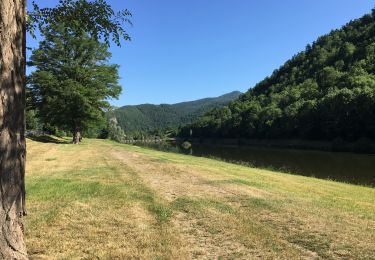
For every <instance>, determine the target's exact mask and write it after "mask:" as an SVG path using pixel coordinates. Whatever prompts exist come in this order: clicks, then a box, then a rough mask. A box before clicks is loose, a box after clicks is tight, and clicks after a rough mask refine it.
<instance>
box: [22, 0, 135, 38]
mask: <svg viewBox="0 0 375 260" xmlns="http://www.w3.org/2000/svg"><path fill="white" fill-rule="evenodd" d="M32 5H33V11H32V12H29V13H28V24H27V25H28V26H27V29H28V31H29V32H31V34H34V32H35V30H36V29H37V28H38V29H39V30H40V31H43V30H44V29H46V28H48V27H49V26H51V25H53V24H61V23H63V24H65V25H66V27H69V28H71V29H72V30H73V31H77V30H83V31H85V32H87V33H88V34H89V35H90V36H91V37H93V38H94V39H96V40H99V39H103V40H104V41H105V43H106V44H108V45H109V44H110V42H111V40H112V41H113V42H115V43H116V44H117V45H120V41H121V39H125V40H130V36H129V34H128V33H127V32H126V30H125V29H124V27H123V25H124V24H130V25H131V21H130V19H129V17H131V13H130V12H129V11H128V10H126V9H125V10H122V11H120V12H117V13H115V12H114V10H113V9H112V7H111V6H110V5H109V4H107V2H106V1H105V0H93V1H88V0H60V1H59V4H58V5H57V6H56V7H53V8H40V7H39V6H38V5H37V4H36V3H35V2H33V3H32Z"/></svg>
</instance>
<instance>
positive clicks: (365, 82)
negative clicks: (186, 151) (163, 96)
mask: <svg viewBox="0 0 375 260" xmlns="http://www.w3.org/2000/svg"><path fill="white" fill-rule="evenodd" d="M190 130H192V135H193V136H194V137H217V138H238V137H241V138H259V139H265V138H273V139H275V138H301V139H315V140H316V139H319V140H334V139H338V138H339V139H342V140H348V141H353V140H358V139H360V138H371V139H374V138H375V9H373V11H372V13H371V14H367V15H365V16H363V17H362V18H360V19H357V20H354V21H351V22H349V23H348V24H347V25H345V26H344V27H343V28H341V29H339V30H334V31H332V32H331V33H329V34H328V35H324V36H322V37H320V38H318V39H317V40H316V41H315V42H314V43H313V44H312V45H307V47H306V49H305V51H303V52H300V53H298V54H297V55H295V56H294V57H292V58H291V59H290V60H288V61H287V62H286V63H285V64H284V65H283V66H281V67H280V68H279V69H277V70H275V71H274V72H273V74H272V75H271V76H270V77H267V78H265V79H264V80H263V81H261V82H259V83H258V84H257V85H256V86H255V87H254V88H251V89H250V90H248V91H247V92H246V93H245V94H244V95H242V96H241V97H240V98H239V99H238V100H236V101H234V102H231V103H230V104H229V105H228V106H225V107H223V108H217V109H214V110H212V111H210V112H208V113H206V114H205V115H204V116H202V117H200V119H199V120H197V121H196V122H194V123H192V124H189V125H187V126H185V127H183V128H182V129H181V131H180V132H179V135H180V136H185V137H186V136H189V135H190Z"/></svg>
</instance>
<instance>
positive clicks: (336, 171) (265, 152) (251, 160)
mask: <svg viewBox="0 0 375 260" xmlns="http://www.w3.org/2000/svg"><path fill="white" fill-rule="evenodd" d="M137 145H140V146H147V147H150V148H153V149H157V150H161V151H169V152H176V153H183V154H189V155H193V156H203V157H210V158H217V159H220V160H224V161H228V162H234V163H242V164H247V165H249V166H253V167H258V168H266V169H273V170H276V171H281V172H288V173H293V174H299V175H304V176H313V177H317V178H323V179H332V180H337V181H342V182H349V183H353V184H361V185H366V186H372V187H375V155H374V154H369V155H367V154H353V153H338V152H323V151H312V150H296V149H281V148H270V147H255V146H227V145H201V144H194V145H192V147H191V148H189V149H184V148H182V147H181V145H179V144H177V143H167V142H163V143H137Z"/></svg>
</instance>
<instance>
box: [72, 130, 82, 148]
mask: <svg viewBox="0 0 375 260" xmlns="http://www.w3.org/2000/svg"><path fill="white" fill-rule="evenodd" d="M81 140H82V134H81V129H79V128H75V129H74V132H73V144H79V143H80V142H81Z"/></svg>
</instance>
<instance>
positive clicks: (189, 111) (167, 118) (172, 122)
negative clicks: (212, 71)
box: [113, 91, 241, 133]
mask: <svg viewBox="0 0 375 260" xmlns="http://www.w3.org/2000/svg"><path fill="white" fill-rule="evenodd" d="M240 95H241V92H239V91H233V92H231V93H228V94H225V95H222V96H219V97H215V98H204V99H199V100H195V101H189V102H182V103H177V104H171V105H169V104H161V105H152V104H142V105H136V106H123V107H121V108H118V109H116V110H114V111H113V115H114V116H115V117H116V119H117V121H118V125H119V126H121V128H122V129H124V131H125V132H126V133H134V132H139V131H142V132H144V131H153V130H156V129H164V128H175V127H178V126H180V125H184V124H188V123H191V122H193V121H194V120H196V119H197V118H198V117H199V116H201V115H203V114H204V113H206V112H207V111H210V110H212V109H214V108H219V107H223V106H225V105H227V104H228V103H229V102H231V101H233V100H235V99H237V98H238V97H239V96H240Z"/></svg>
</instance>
